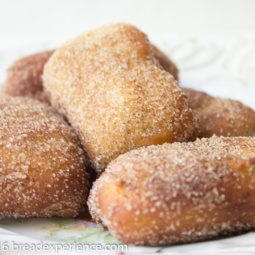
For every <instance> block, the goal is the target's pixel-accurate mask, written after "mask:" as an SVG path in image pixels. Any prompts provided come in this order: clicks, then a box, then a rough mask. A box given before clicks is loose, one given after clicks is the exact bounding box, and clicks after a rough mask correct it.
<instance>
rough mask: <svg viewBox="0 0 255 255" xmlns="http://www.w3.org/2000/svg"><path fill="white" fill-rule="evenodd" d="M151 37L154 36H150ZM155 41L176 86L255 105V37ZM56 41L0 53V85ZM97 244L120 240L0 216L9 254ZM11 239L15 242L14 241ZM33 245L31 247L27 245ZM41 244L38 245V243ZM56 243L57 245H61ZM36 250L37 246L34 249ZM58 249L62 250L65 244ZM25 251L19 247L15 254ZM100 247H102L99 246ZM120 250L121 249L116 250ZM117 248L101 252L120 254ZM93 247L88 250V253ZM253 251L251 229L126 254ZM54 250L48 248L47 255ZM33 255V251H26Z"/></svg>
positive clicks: (57, 222)
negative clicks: (174, 70)
mask: <svg viewBox="0 0 255 255" xmlns="http://www.w3.org/2000/svg"><path fill="white" fill-rule="evenodd" d="M153 39H154V40H153ZM152 41H154V42H155V44H157V45H158V46H159V47H160V48H161V49H162V50H163V51H165V52H166V53H167V54H168V55H169V56H171V58H172V59H173V60H174V62H175V63H176V64H177V66H178V67H179V69H180V84H181V85H182V86H184V87H191V88H196V89H199V90H203V91H206V92H208V93H210V94H212V95H215V96H220V97H229V98H233V99H238V100H240V101H242V102H243V103H245V104H246V105H249V106H250V107H252V108H253V109H255V99H254V95H255V39H242V38H237V39H233V38H192V37H183V36H182V37H181V36H176V35H171V36H165V35H160V36H154V37H153V38H152ZM56 45H58V43H44V44H41V45H38V46H33V47H27V48H25V49H18V50H14V51H0V84H1V83H2V82H3V81H4V79H5V70H6V68H7V67H8V66H9V65H10V64H11V63H12V61H13V60H15V59H17V58H19V57H21V56H25V55H27V54H30V53H35V52H38V51H41V50H45V49H51V48H54V47H55V46H56ZM42 241H43V243H44V244H47V243H53V244H59V243H61V244H64V243H66V242H67V243H69V244H71V243H73V242H77V243H98V244H102V245H103V246H104V247H105V245H106V244H118V241H117V240H116V239H115V238H114V237H112V236H111V235H110V234H109V233H108V231H107V230H105V229H102V227H100V226H98V225H96V224H93V223H91V222H89V221H85V220H79V219H60V218H53V219H36V218H33V219H26V220H22V221H20V220H9V219H2V220H0V242H1V243H0V248H1V249H2V250H4V249H5V250H7V253H8V254H12V253H13V252H14V251H15V249H16V248H17V246H15V244H17V243H23V244H24V243H28V244H38V245H39V244H40V242H42ZM13 242H15V243H13ZM31 247H32V246H30V247H29V249H31ZM38 247H39V246H38ZM59 247H60V246H59ZM38 249H40V247H39V248H38ZM60 249H64V248H63V247H62V248H61V247H60ZM22 251H23V252H24V254H27V252H25V251H24V247H23V249H22V248H21V247H20V251H19V254H22ZM101 251H103V250H101ZM120 251H121V250H120ZM120 251H116V252H113V251H112V252H108V251H104V252H103V253H104V254H108V253H115V254H121V253H120ZM91 252H92V251H88V250H87V251H86V254H89V253H91ZM156 252H157V253H167V254H205V252H206V253H207V254H208V255H209V254H254V253H255V233H254V232H250V233H246V234H243V235H239V236H235V237H230V238H224V239H219V240H212V241H206V242H199V243H194V244H186V245H175V246H169V247H153V248H148V247H128V250H127V251H124V254H136V253H140V254H145V253H146V254H153V253H156ZM51 253H52V254H55V251H53V250H51V252H48V253H47V254H51ZM72 253H74V254H84V251H77V250H76V251H75V250H74V249H73V250H72V251H71V252H70V251H64V250H61V251H60V254H72ZM29 254H31V252H30V253H29Z"/></svg>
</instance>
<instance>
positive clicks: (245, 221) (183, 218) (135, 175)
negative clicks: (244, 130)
mask: <svg viewBox="0 0 255 255" xmlns="http://www.w3.org/2000/svg"><path fill="white" fill-rule="evenodd" d="M254 192H255V138H253V137H249V138H246V137H216V136H213V137H212V138H203V139H201V140H199V139H197V140H196V141H195V142H189V143H173V144H167V143H165V144H163V145H158V146H148V147H143V148H140V149H136V150H133V151H130V152H128V153H126V154H123V155H121V156H119V157H118V158H117V159H115V160H114V161H112V162H111V163H110V164H109V166H108V167H107V169H106V170H105V172H104V173H103V174H102V175H101V176H100V177H99V179H97V181H96V182H95V183H94V185H93V188H92V190H91V192H90V196H89V200H88V204H89V208H90V212H91V213H92V215H93V217H94V218H95V219H97V220H100V221H102V223H103V224H104V225H106V226H107V227H108V229H109V231H110V232H111V233H112V234H113V235H114V236H116V237H117V238H118V239H119V240H120V241H122V242H124V243H127V244H133V245H151V246H157V245H167V244H173V243H180V242H193V241H199V240H205V239H209V238H213V237H217V236H218V235H220V234H221V235H222V234H223V235H224V234H230V233H233V232H238V231H243V230H249V229H251V228H253V227H255V208H254V205H255V198H254V195H253V194H254Z"/></svg>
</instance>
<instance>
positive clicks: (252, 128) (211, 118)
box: [184, 89, 255, 137]
mask: <svg viewBox="0 0 255 255" xmlns="http://www.w3.org/2000/svg"><path fill="white" fill-rule="evenodd" d="M184 91H185V93H186V94H187V95H188V99H189V105H190V107H191V108H192V109H193V110H194V112H196V113H197V115H198V117H199V120H200V132H199V135H198V136H199V137H211V136H212V135H214V134H215V135H217V136H255V111H254V110H253V109H251V108H250V107H248V106H246V105H244V104H242V103H241V102H239V101H236V100H232V99H224V98H219V97H213V96H210V95H208V94H206V93H204V92H201V91H197V90H193V89H184Z"/></svg>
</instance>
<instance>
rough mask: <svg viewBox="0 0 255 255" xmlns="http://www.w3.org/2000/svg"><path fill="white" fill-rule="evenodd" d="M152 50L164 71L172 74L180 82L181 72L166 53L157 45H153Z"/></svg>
mask: <svg viewBox="0 0 255 255" xmlns="http://www.w3.org/2000/svg"><path fill="white" fill-rule="evenodd" d="M151 48H152V52H153V55H154V57H155V58H156V59H157V60H158V61H159V64H160V65H161V66H162V67H163V68H164V70H166V71H167V72H169V73H170V74H172V75H173V77H174V78H175V80H177V81H178V80H179V77H178V73H179V70H178V68H177V66H176V65H175V64H174V63H173V62H172V61H171V60H170V58H169V57H168V56H167V55H166V54H165V53H163V52H162V51H160V50H159V49H158V48H157V47H156V46H155V45H153V44H152V45H151Z"/></svg>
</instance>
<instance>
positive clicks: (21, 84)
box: [2, 45, 178, 103]
mask: <svg viewBox="0 0 255 255" xmlns="http://www.w3.org/2000/svg"><path fill="white" fill-rule="evenodd" d="M152 51H153V54H154V56H155V57H156V58H157V59H158V61H159V63H160V64H161V66H162V67H163V68H164V69H165V70H166V71H167V72H169V73H171V74H172V75H173V77H174V78H175V79H176V80H178V69H177V67H176V65H175V64H174V63H173V62H172V61H171V60H170V59H169V58H168V57H167V56H166V55H165V54H164V53H163V52H161V51H160V50H159V49H158V48H157V47H156V46H154V45H152ZM53 52H54V50H52V51H45V52H40V53H37V54H34V55H30V56H27V57H24V58H21V59H19V60H17V61H15V62H14V63H13V64H12V65H11V67H10V68H9V69H8V72H7V80H6V82H5V84H4V86H3V88H2V92H3V93H5V94H7V95H10V96H27V97H31V98H34V99H37V100H39V101H41V102H46V103H49V99H48V98H47V96H46V95H45V93H44V92H43V84H42V78H41V77H42V74H43V68H44V65H45V64H46V62H47V61H48V60H49V58H50V57H51V55H52V54H53Z"/></svg>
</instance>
